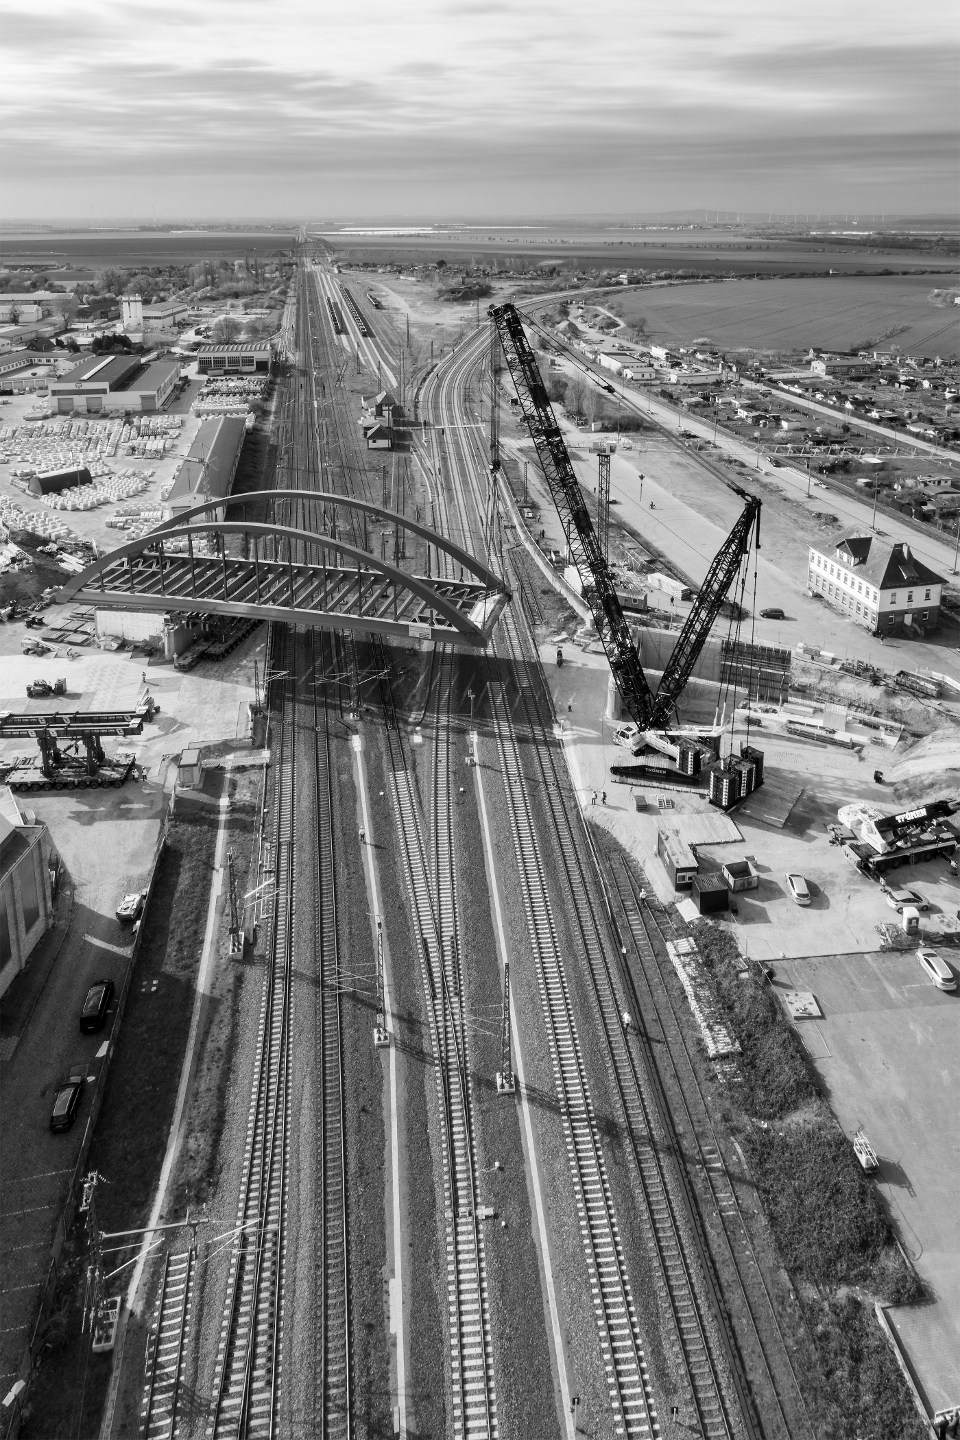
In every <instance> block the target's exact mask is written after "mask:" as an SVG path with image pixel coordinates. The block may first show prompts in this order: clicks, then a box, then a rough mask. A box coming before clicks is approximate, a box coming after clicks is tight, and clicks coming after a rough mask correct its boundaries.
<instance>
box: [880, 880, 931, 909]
mask: <svg viewBox="0 0 960 1440" xmlns="http://www.w3.org/2000/svg"><path fill="white" fill-rule="evenodd" d="M883 898H884V899H885V900H886V902H887V904H888V905H889V906H890V909H891V910H897V911H900V910H902V909H903V907H904V906H905V905H912V906H913V907H914V909H915V910H929V909H930V902H929V901H928V900H924V898H923V896H922V895H918V894H917V892H916V890H907V889H897V890H895V889H893V887H892V886H889V885H888V886H887V887H886V889H885V890H884V892H883Z"/></svg>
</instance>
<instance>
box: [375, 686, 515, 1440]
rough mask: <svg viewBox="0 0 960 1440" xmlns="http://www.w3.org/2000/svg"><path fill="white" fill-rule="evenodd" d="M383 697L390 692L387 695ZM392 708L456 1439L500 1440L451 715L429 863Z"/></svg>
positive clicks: (439, 745)
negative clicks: (431, 1111)
mask: <svg viewBox="0 0 960 1440" xmlns="http://www.w3.org/2000/svg"><path fill="white" fill-rule="evenodd" d="M439 683H440V685H441V686H443V685H446V687H447V690H448V693H449V683H450V681H449V674H447V675H446V676H445V677H444V673H443V667H441V678H440V682H439ZM383 689H384V690H385V691H386V689H387V687H383ZM387 709H388V719H387V736H388V746H389V751H390V764H391V784H392V790H393V801H394V807H395V816H396V830H397V838H398V841H399V844H400V848H401V854H402V859H403V869H404V874H405V877H406V882H407V888H408V892H409V896H410V901H411V907H412V911H413V917H414V924H415V929H416V934H417V940H418V942H419V950H420V963H421V973H422V978H423V993H424V1001H425V1006H426V1012H427V1017H428V1022H429V1029H430V1037H431V1042H432V1045H433V1049H434V1054H435V1057H436V1066H435V1073H436V1077H437V1089H438V1097H439V1106H440V1136H441V1148H442V1151H443V1154H444V1160H445V1164H444V1172H445V1173H444V1211H445V1230H446V1234H445V1249H446V1271H447V1276H446V1278H447V1313H448V1334H447V1342H448V1353H449V1359H450V1374H449V1381H450V1389H451V1430H450V1433H451V1434H453V1435H455V1436H463V1437H467V1436H470V1437H474V1436H475V1437H488V1440H495V1437H496V1436H497V1434H498V1433H499V1431H498V1421H497V1414H496V1388H495V1383H494V1375H493V1359H492V1353H491V1335H490V1313H489V1298H488V1293H487V1273H486V1260H485V1256H484V1243H483V1233H482V1229H481V1225H482V1219H481V1216H480V1214H479V1210H480V1203H479V1183H478V1175H477V1164H476V1137H475V1133H474V1114H473V1100H472V1087H471V1075H470V1060H469V1039H468V1034H467V1027H466V1023H465V1021H466V1016H465V1009H464V997H463V990H464V976H463V972H462V968H461V958H460V942H459V933H458V927H457V916H456V896H455V889H454V864H453V841H452V831H451V823H450V794H449V771H450V764H451V759H450V748H449V716H447V717H446V722H447V723H440V724H438V725H437V728H436V738H435V741H434V767H433V793H432V796H431V804H430V816H431V819H432V822H433V847H432V856H431V855H428V849H427V837H426V834H425V830H426V827H425V825H424V823H423V818H422V807H421V804H420V801H419V797H418V795H417V792H416V787H415V783H414V779H413V776H412V775H411V773H410V771H409V769H408V767H407V765H406V763H405V761H404V757H403V749H402V739H401V735H400V731H399V727H398V726H397V725H396V719H395V716H394V715H393V709H392V704H390V703H389V702H388V707H387ZM431 858H432V861H433V863H432V865H431V863H430V859H431Z"/></svg>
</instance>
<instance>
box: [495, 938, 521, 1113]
mask: <svg viewBox="0 0 960 1440" xmlns="http://www.w3.org/2000/svg"><path fill="white" fill-rule="evenodd" d="M516 1088H517V1080H516V1076H515V1075H514V1073H513V1052H512V1050H511V1048H510V961H509V960H505V961H504V964H503V1014H502V1016H501V1019H500V1069H499V1070H498V1071H497V1094H498V1095H506V1094H510V1093H512V1092H513V1091H514V1090H516Z"/></svg>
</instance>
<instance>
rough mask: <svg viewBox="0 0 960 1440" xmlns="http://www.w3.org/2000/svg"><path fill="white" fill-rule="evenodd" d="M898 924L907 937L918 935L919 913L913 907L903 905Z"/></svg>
mask: <svg viewBox="0 0 960 1440" xmlns="http://www.w3.org/2000/svg"><path fill="white" fill-rule="evenodd" d="M900 924H901V925H902V926H903V929H904V933H905V934H907V935H919V934H920V911H919V910H917V909H916V908H915V907H914V906H913V905H904V907H903V910H902V911H901V912H900Z"/></svg>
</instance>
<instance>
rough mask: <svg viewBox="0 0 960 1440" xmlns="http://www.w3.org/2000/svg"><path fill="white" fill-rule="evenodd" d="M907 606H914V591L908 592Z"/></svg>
mask: <svg viewBox="0 0 960 1440" xmlns="http://www.w3.org/2000/svg"><path fill="white" fill-rule="evenodd" d="M907 604H908V605H912V604H913V591H912V590H909V591H908V592H907Z"/></svg>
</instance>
